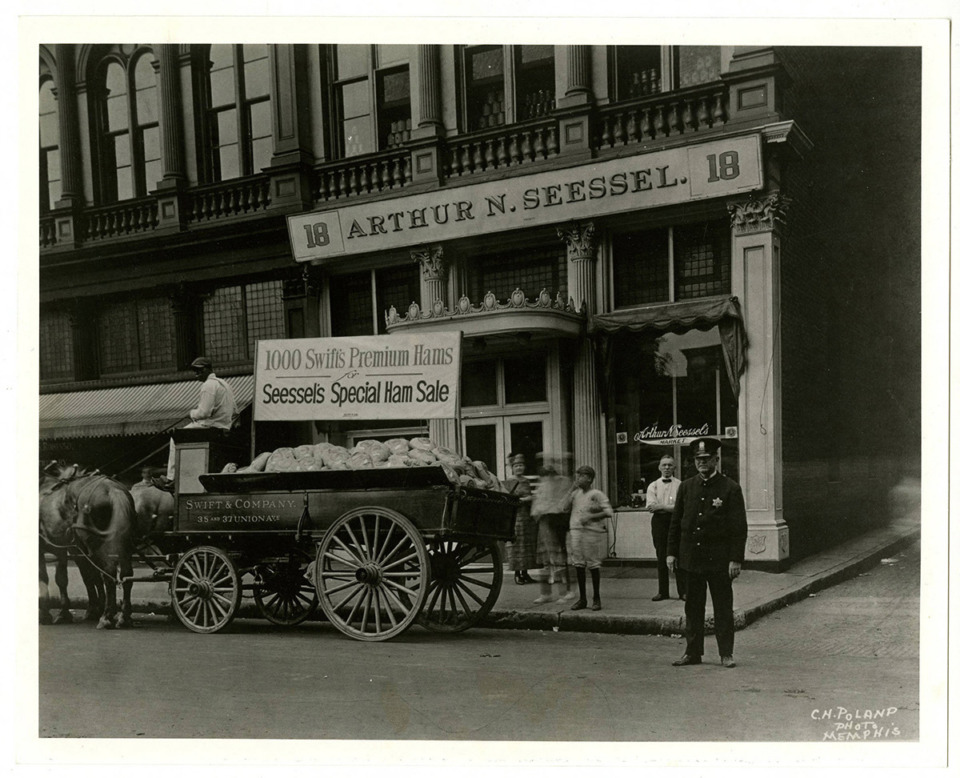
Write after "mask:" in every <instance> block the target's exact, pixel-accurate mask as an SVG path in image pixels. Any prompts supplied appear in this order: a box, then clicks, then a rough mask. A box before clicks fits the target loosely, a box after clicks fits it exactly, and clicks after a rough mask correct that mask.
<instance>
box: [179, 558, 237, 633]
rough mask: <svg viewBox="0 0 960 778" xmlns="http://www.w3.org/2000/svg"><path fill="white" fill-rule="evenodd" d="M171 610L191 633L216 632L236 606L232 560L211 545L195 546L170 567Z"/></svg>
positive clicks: (221, 627) (235, 587) (225, 624)
mask: <svg viewBox="0 0 960 778" xmlns="http://www.w3.org/2000/svg"><path fill="white" fill-rule="evenodd" d="M171 591H172V594H173V597H172V599H173V610H174V612H175V613H176V614H177V618H179V619H180V621H181V622H182V623H183V625H184V626H185V627H186V628H187V629H189V630H193V631H194V632H205V633H208V632H219V631H220V630H221V629H223V628H224V627H226V626H227V625H228V624H230V622H231V621H233V617H234V616H236V615H237V608H239V607H240V574H239V573H238V572H237V566H236V565H235V564H234V563H233V560H232V559H230V557H229V556H227V554H226V553H225V552H223V551H221V550H220V549H219V548H216V547H214V546H196V547H195V548H191V549H190V550H189V551H187V552H186V553H185V554H184V555H183V556H182V557H180V559H178V560H177V564H176V565H174V568H173V580H172V583H171Z"/></svg>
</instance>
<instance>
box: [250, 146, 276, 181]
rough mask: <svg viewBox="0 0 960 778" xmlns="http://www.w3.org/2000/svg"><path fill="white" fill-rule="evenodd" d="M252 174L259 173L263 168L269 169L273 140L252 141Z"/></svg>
mask: <svg viewBox="0 0 960 778" xmlns="http://www.w3.org/2000/svg"><path fill="white" fill-rule="evenodd" d="M252 151H253V172H254V173H259V172H260V171H261V170H263V169H264V168H267V167H270V161H271V160H272V159H273V138H260V139H259V140H255V141H253V147H252Z"/></svg>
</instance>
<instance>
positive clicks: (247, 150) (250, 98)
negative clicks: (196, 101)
mask: <svg viewBox="0 0 960 778" xmlns="http://www.w3.org/2000/svg"><path fill="white" fill-rule="evenodd" d="M197 68H198V69H199V71H200V73H201V75H202V78H201V83H200V84H199V87H200V90H199V92H200V94H201V95H202V99H203V101H204V105H203V110H202V112H201V113H202V120H203V130H202V132H201V133H200V137H201V138H203V139H205V141H206V142H205V143H202V144H201V149H200V151H201V158H202V159H203V160H204V167H205V171H206V179H207V180H208V181H226V180H228V179H231V178H238V177H240V176H249V175H253V174H255V173H259V172H260V171H261V170H263V169H264V168H265V167H267V166H268V165H269V164H270V160H271V158H272V156H273V122H272V119H271V116H270V66H269V57H268V47H267V46H266V45H265V44H260V43H256V44H252V43H244V44H240V45H232V44H229V45H228V44H220V43H218V44H214V45H212V46H210V47H209V48H204V49H203V50H202V51H201V52H200V53H199V58H198V60H197Z"/></svg>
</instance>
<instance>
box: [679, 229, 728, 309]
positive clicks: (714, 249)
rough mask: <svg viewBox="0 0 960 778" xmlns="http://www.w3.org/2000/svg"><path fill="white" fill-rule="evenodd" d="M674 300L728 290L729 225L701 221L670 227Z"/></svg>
mask: <svg viewBox="0 0 960 778" xmlns="http://www.w3.org/2000/svg"><path fill="white" fill-rule="evenodd" d="M673 254H674V264H675V271H674V272H675V273H676V286H677V289H676V299H678V300H689V299H692V298H695V297H708V296H710V295H717V294H729V293H730V227H729V225H728V224H727V223H726V222H725V221H715V222H704V223H702V224H693V225H689V226H684V227H675V228H674V230H673Z"/></svg>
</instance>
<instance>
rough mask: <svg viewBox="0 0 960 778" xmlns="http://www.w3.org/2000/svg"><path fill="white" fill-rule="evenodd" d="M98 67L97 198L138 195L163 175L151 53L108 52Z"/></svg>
mask: <svg viewBox="0 0 960 778" xmlns="http://www.w3.org/2000/svg"><path fill="white" fill-rule="evenodd" d="M100 72H101V81H100V84H101V89H100V101H99V106H98V107H99V110H98V122H99V131H100V132H99V134H100V144H99V166H98V167H99V173H100V177H99V186H100V190H99V194H100V200H101V201H102V202H106V203H110V202H116V201H117V200H127V199H130V198H132V197H143V196H145V195H146V194H147V193H148V192H150V191H152V190H153V189H155V188H156V186H157V184H158V183H159V181H160V178H161V176H162V166H161V161H160V127H159V123H158V118H157V117H158V109H157V76H156V70H155V68H154V62H153V54H152V53H150V52H148V51H147V52H142V53H141V54H140V55H139V56H137V57H136V58H135V59H132V60H131V59H127V58H123V57H111V58H110V59H108V60H107V61H105V62H104V63H103V65H102V66H101V71H100Z"/></svg>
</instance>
